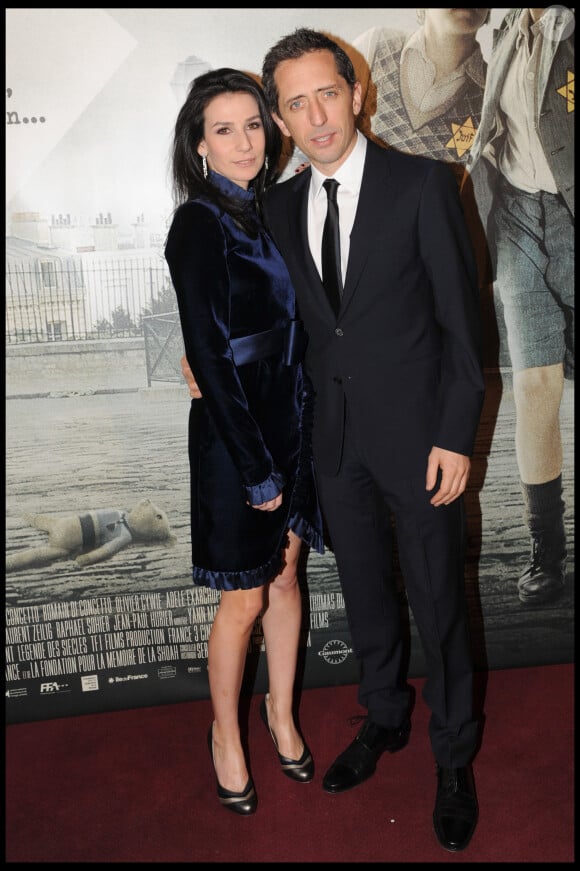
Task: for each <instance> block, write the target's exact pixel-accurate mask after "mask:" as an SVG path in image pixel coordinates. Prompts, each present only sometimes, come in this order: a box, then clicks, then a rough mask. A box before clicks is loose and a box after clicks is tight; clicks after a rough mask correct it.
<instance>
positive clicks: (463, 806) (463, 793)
mask: <svg viewBox="0 0 580 871" xmlns="http://www.w3.org/2000/svg"><path fill="white" fill-rule="evenodd" d="M478 816H479V810H478V806H477V796H476V794H475V781H474V779H473V770H472V768H471V765H465V766H463V767H462V768H443V767H442V766H440V765H438V766H437V797H436V799H435V810H434V811H433V827H434V828H435V834H436V835H437V840H438V841H439V843H440V844H441V846H442V847H444V848H445V849H446V850H450V851H451V852H452V853H456V852H458V851H459V850H464V849H465V848H466V847H467V845H468V844H469V842H470V841H471V836H472V835H473V833H474V831H475V827H476V825H477V819H478Z"/></svg>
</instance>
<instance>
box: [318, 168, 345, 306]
mask: <svg viewBox="0 0 580 871" xmlns="http://www.w3.org/2000/svg"><path fill="white" fill-rule="evenodd" d="M338 185H339V182H337V181H336V179H334V178H327V179H326V181H325V182H324V183H323V187H324V189H325V190H326V195H327V197H328V209H327V212H326V220H325V221H324V230H323V231H322V283H323V285H324V289H325V291H326V295H327V296H328V299H329V301H330V304H331V306H332V308H333V311H334V313H335V314H336V315H337V316H338V311H339V309H340V300H341V298H342V272H341V268H340V229H339V223H338V203H337V202H336V192H337V189H338Z"/></svg>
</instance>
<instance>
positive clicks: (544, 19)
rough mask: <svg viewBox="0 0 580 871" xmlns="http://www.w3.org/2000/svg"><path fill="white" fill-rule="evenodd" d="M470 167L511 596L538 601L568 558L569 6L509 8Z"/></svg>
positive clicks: (550, 590) (553, 587)
mask: <svg viewBox="0 0 580 871" xmlns="http://www.w3.org/2000/svg"><path fill="white" fill-rule="evenodd" d="M467 169H468V171H469V172H470V173H471V174H472V178H473V180H474V187H475V191H476V197H477V199H478V203H479V204H480V207H481V212H482V220H483V221H484V222H486V223H487V229H488V232H487V235H488V241H489V245H490V248H491V251H492V258H493V263H494V267H495V291H496V293H497V295H498V298H499V300H500V302H501V306H502V307H503V314H504V320H505V325H506V333H507V344H508V348H509V353H510V357H511V362H512V371H513V392H514V402H515V407H516V434H515V446H516V457H517V464H518V469H519V473H520V478H521V489H522V493H523V497H524V516H525V518H526V521H527V524H528V528H529V533H530V539H531V556H530V560H529V565H528V566H527V567H526V568H525V570H524V571H523V573H522V574H521V576H520V578H519V580H518V582H517V587H518V595H519V599H520V601H521V602H523V603H524V604H525V605H537V604H543V603H545V602H549V601H551V600H553V599H555V598H557V597H559V596H560V595H561V594H562V592H563V590H564V587H565V580H566V558H567V548H566V535H565V530H564V508H565V505H564V500H563V498H562V453H563V451H562V437H561V432H560V403H561V400H562V394H563V389H564V379H565V378H570V379H572V378H573V377H574V14H573V12H572V11H571V10H570V9H567V8H565V7H563V6H552V7H549V8H547V9H511V10H510V11H509V12H508V14H507V15H506V16H505V18H504V20H503V21H502V24H501V26H500V28H499V29H498V30H497V31H496V32H495V33H494V43H493V49H492V54H491V58H490V63H489V69H488V73H487V85H486V90H485V99H484V105H483V109H482V117H481V123H480V126H479V130H478V133H477V136H476V138H475V141H474V144H473V147H472V149H471V153H470V156H469V160H468V164H467ZM482 182H483V184H482ZM490 191H491V195H492V200H491V206H486V205H485V202H486V201H487V202H489V199H490ZM488 208H489V220H487V219H486V216H485V212H486V210H487V209H488Z"/></svg>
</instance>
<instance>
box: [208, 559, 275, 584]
mask: <svg viewBox="0 0 580 871" xmlns="http://www.w3.org/2000/svg"><path fill="white" fill-rule="evenodd" d="M281 568H282V555H281V554H276V555H275V556H273V557H272V558H271V559H269V560H268V562H267V563H264V565H262V566H259V568H257V569H248V570H247V571H240V572H214V571H211V569H204V568H201V566H194V567H193V571H192V577H193V583H194V584H195V585H196V586H198V587H211V589H212V590H253V589H254V588H255V587H263V586H264V584H266V583H267V582H268V581H271V580H272V578H274V577H276V575H277V574H278V572H279V571H280V569H281Z"/></svg>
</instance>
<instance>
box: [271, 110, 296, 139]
mask: <svg viewBox="0 0 580 871" xmlns="http://www.w3.org/2000/svg"><path fill="white" fill-rule="evenodd" d="M272 118H273V119H274V121H275V122H276V124H277V125H278V127H279V128H280V130H281V131H282V133H283V134H284V136H288V137H289V138H290V139H292V134H291V133H290V131H289V130H288V128H287V127H286V125H285V124H284V122H283V121H282V119H281V118H280V116H279V115H277V114H276V112H272Z"/></svg>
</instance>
